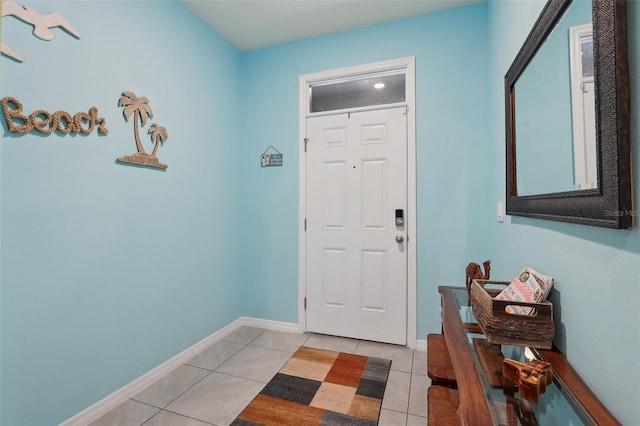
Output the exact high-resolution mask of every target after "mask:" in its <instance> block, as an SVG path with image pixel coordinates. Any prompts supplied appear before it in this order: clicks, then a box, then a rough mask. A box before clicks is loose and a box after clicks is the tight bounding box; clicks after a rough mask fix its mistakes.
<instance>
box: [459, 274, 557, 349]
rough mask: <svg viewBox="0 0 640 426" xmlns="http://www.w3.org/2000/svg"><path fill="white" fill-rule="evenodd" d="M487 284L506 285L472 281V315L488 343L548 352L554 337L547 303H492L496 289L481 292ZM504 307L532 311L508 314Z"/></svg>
mask: <svg viewBox="0 0 640 426" xmlns="http://www.w3.org/2000/svg"><path fill="white" fill-rule="evenodd" d="M487 284H499V285H504V286H507V285H508V284H509V282H507V281H491V280H473V282H472V284H471V295H470V302H471V308H472V309H473V314H474V315H475V317H476V320H477V321H478V324H479V325H480V328H482V331H483V332H484V334H485V336H486V337H487V340H488V341H489V342H490V343H498V344H508V345H518V346H530V347H534V348H542V349H551V342H552V341H553V336H554V335H555V331H556V329H555V324H554V323H553V305H552V304H551V303H550V302H543V303H527V302H513V301H508V300H496V299H494V297H495V296H497V295H498V293H500V290H490V289H485V288H484V287H485V285H487ZM507 306H525V307H532V308H535V312H534V314H533V315H518V314H511V313H508V312H507V311H506V310H505V308H506V307H507Z"/></svg>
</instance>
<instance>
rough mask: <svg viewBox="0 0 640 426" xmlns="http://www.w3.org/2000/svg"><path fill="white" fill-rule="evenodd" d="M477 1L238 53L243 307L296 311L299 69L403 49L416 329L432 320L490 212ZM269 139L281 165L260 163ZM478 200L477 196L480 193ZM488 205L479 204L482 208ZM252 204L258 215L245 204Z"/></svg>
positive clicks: (479, 247) (479, 248) (481, 248)
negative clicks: (413, 137)
mask: <svg viewBox="0 0 640 426" xmlns="http://www.w3.org/2000/svg"><path fill="white" fill-rule="evenodd" d="M487 42H488V39H487V27H486V7H485V6H482V5H481V6H473V7H465V8H460V9H454V10H450V11H446V12H442V13H434V14H429V15H424V16H420V17H417V18H412V19H405V20H402V21H399V22H395V23H390V24H385V25H378V26H375V27H371V28H366V29H362V30H358V31H351V32H347V33H341V34H336V35H331V36H326V37H320V38H314V39H310V40H304V41H300V42H294V43H289V44H285V45H281V46H277V47H274V48H269V49H263V50H259V51H255V52H250V53H247V54H245V55H244V56H243V67H242V68H243V70H244V75H243V81H244V85H243V87H244V92H243V114H244V117H245V118H246V119H247V120H248V122H249V123H250V125H246V126H243V133H242V135H243V141H244V142H243V144H242V147H241V150H240V151H241V153H240V162H239V164H240V167H241V170H242V175H241V176H242V182H243V185H244V186H243V191H242V193H243V197H242V200H243V201H242V203H243V204H242V207H241V208H240V212H241V214H242V218H243V225H242V226H243V229H244V232H245V233H246V234H245V235H246V238H243V249H242V252H243V253H246V254H247V255H248V258H249V259H251V261H252V263H251V267H248V268H245V269H244V275H243V282H245V284H246V286H245V290H246V292H247V293H246V296H245V297H244V300H245V301H246V306H247V308H248V309H249V311H248V312H249V313H248V315H250V316H255V317H260V318H271V319H276V320H281V321H293V322H297V320H298V318H297V293H298V275H297V273H298V271H297V256H298V233H297V230H298V184H297V183H298V165H297V162H298V152H299V151H298V150H299V147H300V145H301V141H299V140H298V102H299V101H298V98H299V94H298V78H299V75H301V74H306V73H312V72H318V71H325V70H330V69H335V68H342V67H348V66H352V65H359V64H366V63H370V62H377V61H383V60H389V59H395V58H401V57H405V56H415V58H416V91H417V93H416V99H417V100H416V102H417V105H416V121H417V141H416V144H417V147H416V151H417V159H416V163H417V181H418V183H417V191H418V194H417V201H418V205H417V209H418V212H417V214H418V217H417V224H418V228H417V232H418V236H419V239H418V284H417V285H418V289H417V290H418V300H417V306H418V309H417V314H418V338H420V339H425V338H426V337H425V336H426V334H427V332H428V331H431V330H436V329H439V324H440V298H439V294H438V292H437V286H438V285H441V284H447V283H449V284H451V283H453V284H459V285H463V283H464V279H465V276H464V268H465V266H466V265H467V263H468V262H469V259H470V258H473V259H475V260H476V261H482V260H484V259H480V257H482V256H484V255H485V254H486V252H487V251H486V245H485V242H484V241H485V240H486V239H487V235H485V234H484V227H482V226H478V224H479V222H478V218H479V217H483V218H485V223H486V221H488V220H491V218H492V217H493V215H494V212H495V207H490V206H492V205H493V200H490V199H488V198H487V197H486V194H487V193H488V191H487V188H488V187H489V185H490V184H489V182H488V180H487V179H485V177H486V176H487V174H488V171H487V170H484V167H485V165H486V163H487V162H489V160H488V158H489V157H490V156H491V155H492V152H491V151H488V150H487V149H486V141H487V134H488V126H487V121H488V118H489V112H488V109H487V107H486V100H487V97H488V93H489V92H488V89H487V86H486V85H485V84H483V82H486V81H488V78H489V77H488V68H489V62H488V55H487V51H488V44H487ZM269 145H273V146H274V147H276V148H277V149H278V150H279V151H281V152H282V153H283V154H284V166H283V167H282V168H265V169H261V168H260V167H259V164H258V159H259V156H260V154H261V153H262V152H263V151H264V150H265V149H266V148H267V147H268V146H269ZM487 203H488V204H487ZM487 206H489V207H487ZM257 212H259V214H256V213H257Z"/></svg>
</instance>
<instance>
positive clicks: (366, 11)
mask: <svg viewBox="0 0 640 426" xmlns="http://www.w3.org/2000/svg"><path fill="white" fill-rule="evenodd" d="M484 1H486V0H377V1H376V0H182V2H183V3H185V5H186V6H187V7H188V8H189V9H191V10H192V11H193V12H195V13H196V14H197V15H198V16H199V17H200V18H202V20H204V21H205V22H206V23H207V24H209V25H210V26H211V27H212V28H213V29H214V30H216V32H218V33H219V34H220V35H222V36H223V37H224V38H225V39H226V40H227V41H229V42H230V43H231V44H233V45H234V46H236V47H237V48H238V49H239V50H240V51H242V52H247V51H250V50H255V49H261V48H264V47H270V46H275V45H278V44H282V43H287V42H290V41H295V40H302V39H305V38H310V37H317V36H321V35H326V34H331V33H337V32H342V31H348V30H352V29H356V28H363V27H367V26H370V25H375V24H380V23H383V22H391V21H396V20H398V19H403V18H408V17H410V16H417V15H423V14H425V13H431V12H435V11H439V10H444V9H451V8H455V7H460V6H466V5H469V4H475V3H482V2H484Z"/></svg>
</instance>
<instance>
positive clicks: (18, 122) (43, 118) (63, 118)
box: [2, 96, 109, 134]
mask: <svg viewBox="0 0 640 426" xmlns="http://www.w3.org/2000/svg"><path fill="white" fill-rule="evenodd" d="M2 111H3V113H4V118H5V120H6V121H7V128H8V130H9V132H11V133H29V132H30V131H32V130H35V131H37V132H40V133H44V134H51V133H53V132H56V131H57V132H60V133H63V134H67V133H83V134H89V133H91V132H93V130H94V129H95V128H96V126H97V128H98V133H101V134H107V133H108V132H109V129H107V127H106V121H105V119H104V118H102V117H100V116H99V115H98V108H96V107H91V108H90V109H89V112H88V113H86V112H78V113H76V114H74V115H73V116H72V115H71V114H69V113H68V112H66V111H56V112H54V113H53V114H51V113H49V112H47V111H45V110H43V109H39V110H36V111H34V112H32V113H31V114H30V115H29V116H26V115H23V114H22V103H20V101H19V100H17V99H16V98H12V97H10V96H6V97H4V98H2Z"/></svg>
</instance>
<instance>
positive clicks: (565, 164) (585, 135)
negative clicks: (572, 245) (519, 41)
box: [514, 1, 598, 195]
mask: <svg viewBox="0 0 640 426" xmlns="http://www.w3.org/2000/svg"><path fill="white" fill-rule="evenodd" d="M514 87H515V96H516V103H515V108H516V110H515V134H516V137H517V140H518V150H517V151H516V160H517V164H518V168H517V182H518V195H532V194H544V193H553V192H564V191H573V190H580V189H592V188H596V187H597V184H598V178H597V165H596V125H595V90H594V70H593V32H592V17H591V2H587V1H574V2H573V3H572V4H571V5H570V6H569V7H568V8H567V9H566V11H565V12H564V14H563V15H562V17H561V18H560V19H559V21H558V23H557V25H555V27H554V28H553V30H552V31H551V33H550V34H549V35H548V36H547V37H546V39H545V40H544V43H543V44H542V46H541V47H540V49H539V50H538V51H537V52H536V53H535V55H534V56H533V58H532V59H531V61H530V62H529V64H528V65H527V66H526V68H525V69H524V71H523V72H522V74H521V75H520V76H519V77H518V79H517V80H516V82H515V85H514Z"/></svg>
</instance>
